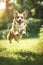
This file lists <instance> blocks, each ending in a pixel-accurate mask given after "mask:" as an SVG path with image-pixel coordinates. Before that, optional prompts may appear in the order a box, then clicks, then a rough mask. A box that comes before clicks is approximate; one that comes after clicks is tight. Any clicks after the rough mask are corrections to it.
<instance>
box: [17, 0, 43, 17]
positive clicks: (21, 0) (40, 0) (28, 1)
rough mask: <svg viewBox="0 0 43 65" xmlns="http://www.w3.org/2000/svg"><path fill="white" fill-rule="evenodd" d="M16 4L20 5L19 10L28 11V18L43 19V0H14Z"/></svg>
mask: <svg viewBox="0 0 43 65" xmlns="http://www.w3.org/2000/svg"><path fill="white" fill-rule="evenodd" d="M16 1H17V3H18V4H20V6H21V9H20V11H23V10H25V9H28V11H29V14H30V16H33V17H36V18H43V15H42V13H43V0H16Z"/></svg>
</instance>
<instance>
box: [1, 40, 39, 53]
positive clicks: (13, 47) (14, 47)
mask: <svg viewBox="0 0 43 65" xmlns="http://www.w3.org/2000/svg"><path fill="white" fill-rule="evenodd" d="M37 43H38V40H37V39H23V40H21V41H20V42H19V43H17V42H16V41H14V40H13V41H12V44H10V43H9V42H8V40H3V41H2V40H0V46H1V47H2V48H3V47H4V48H6V49H7V50H9V51H15V52H18V51H33V50H34V47H35V46H36V45H37Z"/></svg>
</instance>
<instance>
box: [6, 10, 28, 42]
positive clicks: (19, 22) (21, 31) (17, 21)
mask: <svg viewBox="0 0 43 65" xmlns="http://www.w3.org/2000/svg"><path fill="white" fill-rule="evenodd" d="M27 14H28V11H27V10H25V11H24V12H23V13H19V12H18V11H17V10H16V9H14V11H13V16H14V19H13V22H12V27H11V29H10V31H9V33H8V35H7V38H8V39H9V41H10V43H11V41H12V39H15V40H16V41H17V42H18V41H19V39H21V38H22V35H25V34H26V17H27Z"/></svg>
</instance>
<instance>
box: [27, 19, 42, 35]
mask: <svg viewBox="0 0 43 65" xmlns="http://www.w3.org/2000/svg"><path fill="white" fill-rule="evenodd" d="M40 22H41V21H40V19H34V18H29V19H28V21H27V32H28V34H31V35H33V36H35V35H37V34H38V33H39V31H40V26H41V24H40Z"/></svg>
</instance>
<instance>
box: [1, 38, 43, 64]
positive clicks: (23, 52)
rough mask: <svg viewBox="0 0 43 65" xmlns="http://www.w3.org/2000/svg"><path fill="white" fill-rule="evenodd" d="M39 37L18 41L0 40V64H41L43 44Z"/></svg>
mask: <svg viewBox="0 0 43 65" xmlns="http://www.w3.org/2000/svg"><path fill="white" fill-rule="evenodd" d="M39 41H40V40H39V39H37V38H32V39H22V40H21V41H20V42H19V43H17V42H16V41H14V40H13V41H12V44H10V43H9V42H8V40H0V65H43V44H42V43H41V44H40V43H39Z"/></svg>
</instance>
